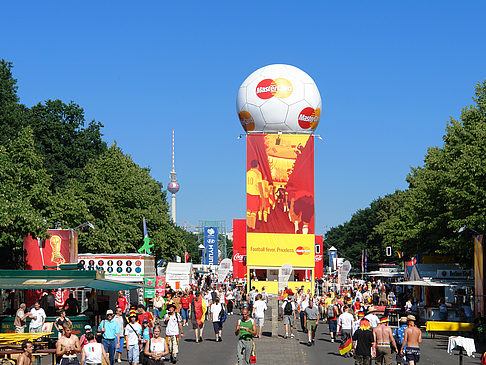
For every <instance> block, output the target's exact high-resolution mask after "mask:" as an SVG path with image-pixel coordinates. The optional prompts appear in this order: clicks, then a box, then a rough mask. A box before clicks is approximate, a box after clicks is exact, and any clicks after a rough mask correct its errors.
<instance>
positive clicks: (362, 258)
mask: <svg viewBox="0 0 486 365" xmlns="http://www.w3.org/2000/svg"><path fill="white" fill-rule="evenodd" d="M361 272H364V250H361Z"/></svg>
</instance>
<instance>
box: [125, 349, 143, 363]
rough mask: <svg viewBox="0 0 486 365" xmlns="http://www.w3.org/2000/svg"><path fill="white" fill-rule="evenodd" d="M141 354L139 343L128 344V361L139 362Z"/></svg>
mask: <svg viewBox="0 0 486 365" xmlns="http://www.w3.org/2000/svg"><path fill="white" fill-rule="evenodd" d="M139 354H140V350H139V349H138V345H130V346H128V354H127V355H128V362H130V363H134V362H136V363H137V364H138V362H139V361H138V358H139V356H138V355H139Z"/></svg>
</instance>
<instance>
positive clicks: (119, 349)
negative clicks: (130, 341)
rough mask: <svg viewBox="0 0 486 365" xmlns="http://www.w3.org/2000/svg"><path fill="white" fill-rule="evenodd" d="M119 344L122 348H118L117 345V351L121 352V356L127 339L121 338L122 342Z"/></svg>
mask: <svg viewBox="0 0 486 365" xmlns="http://www.w3.org/2000/svg"><path fill="white" fill-rule="evenodd" d="M118 343H119V344H120V347H119V348H116V345H115V351H116V352H119V353H120V354H121V353H123V345H124V344H125V337H122V336H120V341H119V342H118Z"/></svg>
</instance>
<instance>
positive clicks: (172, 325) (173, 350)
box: [164, 304, 184, 364]
mask: <svg viewBox="0 0 486 365" xmlns="http://www.w3.org/2000/svg"><path fill="white" fill-rule="evenodd" d="M175 309H176V306H175V304H169V305H168V306H167V311H168V313H166V314H165V316H164V323H165V325H166V328H165V340H166V342H167V344H168V346H169V352H170V361H171V362H172V363H173V364H175V363H177V355H178V354H179V336H180V337H183V336H184V333H183V331H182V317H181V315H180V314H179V313H177V312H176V311H175Z"/></svg>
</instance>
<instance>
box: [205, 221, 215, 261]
mask: <svg viewBox="0 0 486 365" xmlns="http://www.w3.org/2000/svg"><path fill="white" fill-rule="evenodd" d="M204 247H205V248H206V257H205V260H204V261H205V264H206V265H217V264H218V228H216V227H204Z"/></svg>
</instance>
